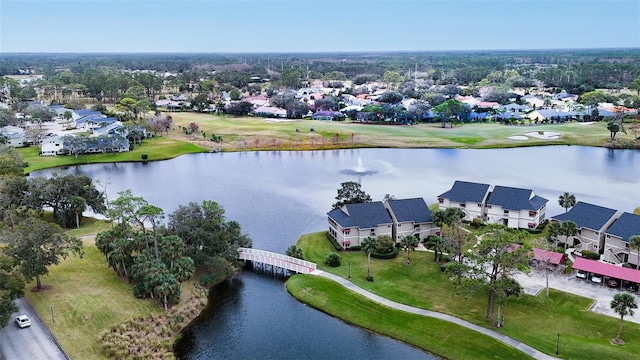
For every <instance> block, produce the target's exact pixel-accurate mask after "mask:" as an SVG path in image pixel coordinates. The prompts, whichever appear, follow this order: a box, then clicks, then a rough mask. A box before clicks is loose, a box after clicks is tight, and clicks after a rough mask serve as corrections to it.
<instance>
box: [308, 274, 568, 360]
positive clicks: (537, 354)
mask: <svg viewBox="0 0 640 360" xmlns="http://www.w3.org/2000/svg"><path fill="white" fill-rule="evenodd" d="M311 274H312V275H318V276H322V277H326V278H328V279H331V280H333V281H336V282H337V283H339V284H341V285H343V286H344V287H346V288H347V289H349V290H351V291H354V292H356V293H358V294H360V295H363V296H365V297H367V298H369V299H371V300H373V301H375V302H377V303H380V304H383V305H386V306H388V307H391V308H395V309H398V310H402V311H406V312H409V313H412V314H417V315H422V316H429V317H433V318H436V319H440V320H445V321H449V322H452V323H454V324H458V325H460V326H464V327H466V328H468V329H471V330H475V331H477V332H479V333H482V334H485V335H487V336H490V337H492V338H494V339H496V340H498V341H501V342H503V343H505V344H507V345H510V346H513V347H514V348H516V349H518V350H520V351H522V352H524V353H525V354H527V355H529V356H531V357H533V358H535V359H545V360H546V359H557V358H554V357H553V356H549V355H547V354H545V353H543V352H540V351H538V350H536V349H534V348H532V347H531V346H529V345H526V344H523V343H521V342H520V341H518V340H515V339H513V338H510V337H508V336H506V335H503V334H500V333H499V332H495V331H493V330H490V329H487V328H484V327H482V326H479V325H476V324H473V323H470V322H468V321H466V320H462V319H460V318H457V317H455V316H451V315H447V314H442V313H439V312H435V311H429V310H424V309H419V308H415V307H412V306H408V305H404V304H400V303H397V302H395V301H391V300H388V299H385V298H383V297H380V296H378V295H376V294H373V293H371V292H369V291H367V290H364V289H362V288H360V287H358V286H356V285H355V284H354V283H352V282H351V281H348V280H347V279H344V278H341V277H339V276H337V275H333V274H331V273H328V272H324V271H322V270H316V271H314V272H312V273H311Z"/></svg>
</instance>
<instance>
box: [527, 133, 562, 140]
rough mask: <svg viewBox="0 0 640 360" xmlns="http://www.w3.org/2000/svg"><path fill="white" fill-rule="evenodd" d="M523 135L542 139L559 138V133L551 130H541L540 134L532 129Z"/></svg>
mask: <svg viewBox="0 0 640 360" xmlns="http://www.w3.org/2000/svg"><path fill="white" fill-rule="evenodd" d="M524 135H525V136H529V137H534V138H536V139H542V140H557V139H559V138H560V133H557V132H553V131H543V132H542V134H540V133H539V132H537V131H532V132H528V133H526V134H524Z"/></svg>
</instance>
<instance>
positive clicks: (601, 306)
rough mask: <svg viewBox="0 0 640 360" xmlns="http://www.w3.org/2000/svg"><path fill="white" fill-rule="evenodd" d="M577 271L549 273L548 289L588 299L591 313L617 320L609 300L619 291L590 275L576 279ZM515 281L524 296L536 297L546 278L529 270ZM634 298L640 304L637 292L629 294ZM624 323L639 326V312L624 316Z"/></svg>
mask: <svg viewBox="0 0 640 360" xmlns="http://www.w3.org/2000/svg"><path fill="white" fill-rule="evenodd" d="M576 275H577V271H574V272H573V273H572V274H571V275H561V274H555V273H552V272H549V287H550V288H552V289H557V290H561V291H564V292H568V293H570V294H575V295H580V296H583V297H586V298H589V299H593V300H595V303H594V305H593V306H592V307H591V309H590V310H591V311H594V312H597V313H599V314H604V315H608V316H613V317H616V318H618V317H619V315H617V314H616V313H615V312H614V311H613V310H612V309H611V306H610V305H611V300H613V296H614V295H615V294H617V293H619V292H620V291H625V290H620V289H617V288H616V289H614V288H611V287H609V286H607V285H606V284H605V282H606V279H605V281H600V282H599V283H596V282H593V281H592V280H591V275H590V274H587V276H586V278H579V277H576ZM515 279H516V280H517V281H518V282H519V283H520V285H522V287H523V288H524V291H525V293H526V294H529V295H537V294H539V293H540V292H543V291H544V289H545V288H546V277H545V273H544V272H543V271H538V270H533V269H532V270H531V273H530V274H528V275H527V274H523V273H518V274H517V275H516V276H515ZM631 294H633V295H634V296H635V297H636V302H637V303H639V304H640V296H639V295H638V293H637V292H635V293H631ZM542 296H544V295H542ZM624 319H625V321H632V322H635V323H639V324H640V312H636V313H635V314H634V315H633V316H629V315H627V316H625V317H624Z"/></svg>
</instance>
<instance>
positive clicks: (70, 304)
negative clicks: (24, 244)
mask: <svg viewBox="0 0 640 360" xmlns="http://www.w3.org/2000/svg"><path fill="white" fill-rule="evenodd" d="M83 243H84V256H83V257H82V258H80V257H77V256H70V257H68V258H67V259H66V260H62V261H61V262H60V264H58V265H54V266H51V267H50V268H49V275H45V276H43V277H42V284H43V286H45V287H47V288H48V289H47V290H44V291H41V292H33V291H30V289H32V288H34V287H35V282H31V283H30V284H28V285H27V288H26V290H25V297H26V298H27V299H28V300H29V302H30V303H31V304H32V305H33V307H34V308H35V310H36V311H37V312H38V314H39V315H40V317H41V318H42V320H43V321H44V322H45V323H46V324H47V326H48V327H49V328H50V329H51V331H52V333H53V334H54V335H55V337H56V338H57V339H58V342H60V344H61V345H62V348H63V349H64V350H65V351H66V352H67V354H68V355H69V357H70V358H71V359H104V358H105V356H104V355H102V354H101V343H100V339H99V336H100V334H101V333H102V332H103V331H105V330H108V328H109V327H110V326H112V325H115V324H119V323H122V322H124V321H125V320H128V319H130V318H134V317H146V316H150V315H155V314H160V313H162V309H161V308H160V307H159V306H158V304H157V303H156V302H154V301H150V300H140V299H136V298H134V297H133V291H132V288H131V286H130V285H129V284H128V283H127V282H126V281H125V280H123V279H121V278H119V277H118V276H117V275H116V274H115V272H114V271H113V270H112V269H111V268H110V267H109V266H108V265H107V262H106V260H105V258H104V255H103V254H102V253H101V252H100V251H99V250H98V249H97V248H96V246H95V244H94V240H93V239H91V240H86V241H84V242H83ZM49 305H53V314H54V319H55V322H52V319H51V312H50V310H49Z"/></svg>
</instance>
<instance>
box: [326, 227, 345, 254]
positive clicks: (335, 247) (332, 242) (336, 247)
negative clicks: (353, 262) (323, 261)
mask: <svg viewBox="0 0 640 360" xmlns="http://www.w3.org/2000/svg"><path fill="white" fill-rule="evenodd" d="M326 234H327V239H329V242H331V245H333V248H334V249H336V251H342V246H340V244H339V243H338V240H336V238H334V237H333V236H332V235H331V234H330V233H329V232H328V231H327V233H326Z"/></svg>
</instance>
